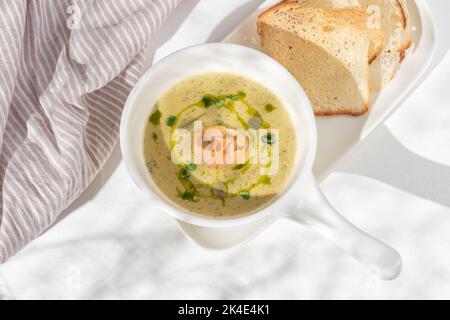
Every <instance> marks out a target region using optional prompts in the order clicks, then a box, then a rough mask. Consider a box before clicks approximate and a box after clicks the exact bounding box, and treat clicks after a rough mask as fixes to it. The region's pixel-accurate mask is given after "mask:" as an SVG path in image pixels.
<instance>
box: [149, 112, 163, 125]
mask: <svg viewBox="0 0 450 320" xmlns="http://www.w3.org/2000/svg"><path fill="white" fill-rule="evenodd" d="M161 116H162V114H161V112H160V111H159V110H156V111H155V112H153V113H152V115H151V116H150V122H151V123H153V124H154V125H155V126H157V125H159V123H160V120H161Z"/></svg>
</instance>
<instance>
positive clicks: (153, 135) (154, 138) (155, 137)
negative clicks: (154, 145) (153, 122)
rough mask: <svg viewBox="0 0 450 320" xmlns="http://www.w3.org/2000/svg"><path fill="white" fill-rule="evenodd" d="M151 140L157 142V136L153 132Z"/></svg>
mask: <svg viewBox="0 0 450 320" xmlns="http://www.w3.org/2000/svg"><path fill="white" fill-rule="evenodd" d="M152 138H153V140H155V141H156V140H158V135H157V134H156V133H155V132H153V134H152Z"/></svg>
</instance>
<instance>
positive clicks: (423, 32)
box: [179, 0, 436, 249]
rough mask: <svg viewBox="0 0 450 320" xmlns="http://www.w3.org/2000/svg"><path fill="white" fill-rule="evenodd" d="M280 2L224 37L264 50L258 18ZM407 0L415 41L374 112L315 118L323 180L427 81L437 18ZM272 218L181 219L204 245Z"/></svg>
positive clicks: (233, 240) (241, 237) (218, 244)
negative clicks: (216, 222)
mask: <svg viewBox="0 0 450 320" xmlns="http://www.w3.org/2000/svg"><path fill="white" fill-rule="evenodd" d="M277 2H279V1H278V0H268V1H266V2H264V3H263V5H261V6H260V7H259V8H258V9H257V10H256V11H255V12H254V13H253V14H252V15H251V16H250V17H248V18H247V19H246V20H245V21H244V22H243V23H242V24H241V25H240V26H239V27H238V28H237V29H236V30H235V31H234V32H232V33H231V34H230V35H229V36H228V37H227V38H226V39H225V40H224V42H229V43H237V44H242V45H245V46H248V47H252V48H255V49H257V50H262V49H261V47H260V46H259V36H258V34H257V29H256V19H257V17H258V15H259V14H260V13H261V12H262V11H263V10H265V9H266V8H268V7H270V6H271V5H273V4H275V3H277ZM405 3H406V5H407V6H408V11H409V14H410V18H411V22H412V30H413V33H412V37H413V45H412V47H411V49H410V50H409V52H408V55H407V57H406V59H405V61H404V62H403V64H402V67H401V69H400V71H399V73H398V74H397V76H396V77H395V79H394V80H393V81H392V82H391V83H390V84H389V85H388V87H386V88H385V89H384V90H383V92H382V93H381V94H380V95H376V96H373V106H372V108H371V110H370V112H369V113H368V114H367V115H365V116H362V117H350V116H337V117H318V118H317V128H318V151H317V158H316V163H315V167H314V173H315V175H316V176H317V178H318V179H319V180H323V179H325V178H326V177H327V176H328V175H329V174H330V173H331V172H332V171H333V167H334V165H335V164H336V163H337V162H338V160H339V159H341V158H342V157H343V156H344V155H345V154H347V153H348V152H349V151H350V150H351V149H352V148H353V147H354V146H355V145H356V144H357V143H358V142H360V141H362V140H363V139H364V138H366V137H367V136H368V135H369V134H370V133H371V132H372V131H373V130H374V129H375V128H376V127H377V126H379V125H380V124H382V123H383V122H384V121H385V120H386V119H387V118H388V117H389V115H391V114H392V113H393V112H394V111H395V110H396V109H397V108H398V107H399V106H400V105H401V104H402V102H403V101H404V100H405V99H406V98H408V97H409V96H410V95H411V94H412V92H413V91H414V89H415V88H417V86H418V85H419V84H420V83H421V82H422V81H423V79H422V78H423V75H424V73H425V71H426V70H427V69H428V67H429V66H430V64H431V62H432V60H433V57H434V53H435V50H436V34H435V27H434V23H433V18H432V14H431V10H430V8H429V6H428V4H427V2H426V0H407V1H405ZM273 222H274V219H273V218H270V217H269V218H267V219H265V220H261V221H259V222H258V223H254V224H251V225H248V226H243V227H239V228H229V229H208V228H199V227H195V226H192V225H188V224H185V223H182V222H179V225H180V228H181V230H182V231H183V232H184V233H185V234H186V235H187V236H188V237H189V238H191V239H192V240H194V241H195V242H196V243H198V244H199V245H200V246H202V247H205V248H209V249H228V248H232V247H234V246H236V245H239V244H241V243H243V242H246V241H248V240H249V239H251V238H253V237H254V236H256V235H257V234H259V233H260V232H261V231H263V230H264V229H265V228H267V227H268V226H269V225H270V224H271V223H273Z"/></svg>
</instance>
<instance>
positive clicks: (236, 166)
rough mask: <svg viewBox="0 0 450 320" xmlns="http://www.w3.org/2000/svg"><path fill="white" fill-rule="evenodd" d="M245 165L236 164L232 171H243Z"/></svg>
mask: <svg viewBox="0 0 450 320" xmlns="http://www.w3.org/2000/svg"><path fill="white" fill-rule="evenodd" d="M245 166H246V164H237V165H235V166H234V167H233V170H241V169H244V168H245Z"/></svg>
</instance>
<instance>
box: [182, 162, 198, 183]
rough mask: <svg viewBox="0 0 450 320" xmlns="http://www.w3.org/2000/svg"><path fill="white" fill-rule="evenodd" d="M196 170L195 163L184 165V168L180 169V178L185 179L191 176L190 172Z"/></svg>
mask: <svg viewBox="0 0 450 320" xmlns="http://www.w3.org/2000/svg"><path fill="white" fill-rule="evenodd" d="M195 170H197V165H195V164H193V163H191V164H187V165H185V166H184V169H183V170H181V172H180V174H179V176H180V179H182V180H187V179H189V178H190V177H191V173H192V172H194V171H195Z"/></svg>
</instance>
